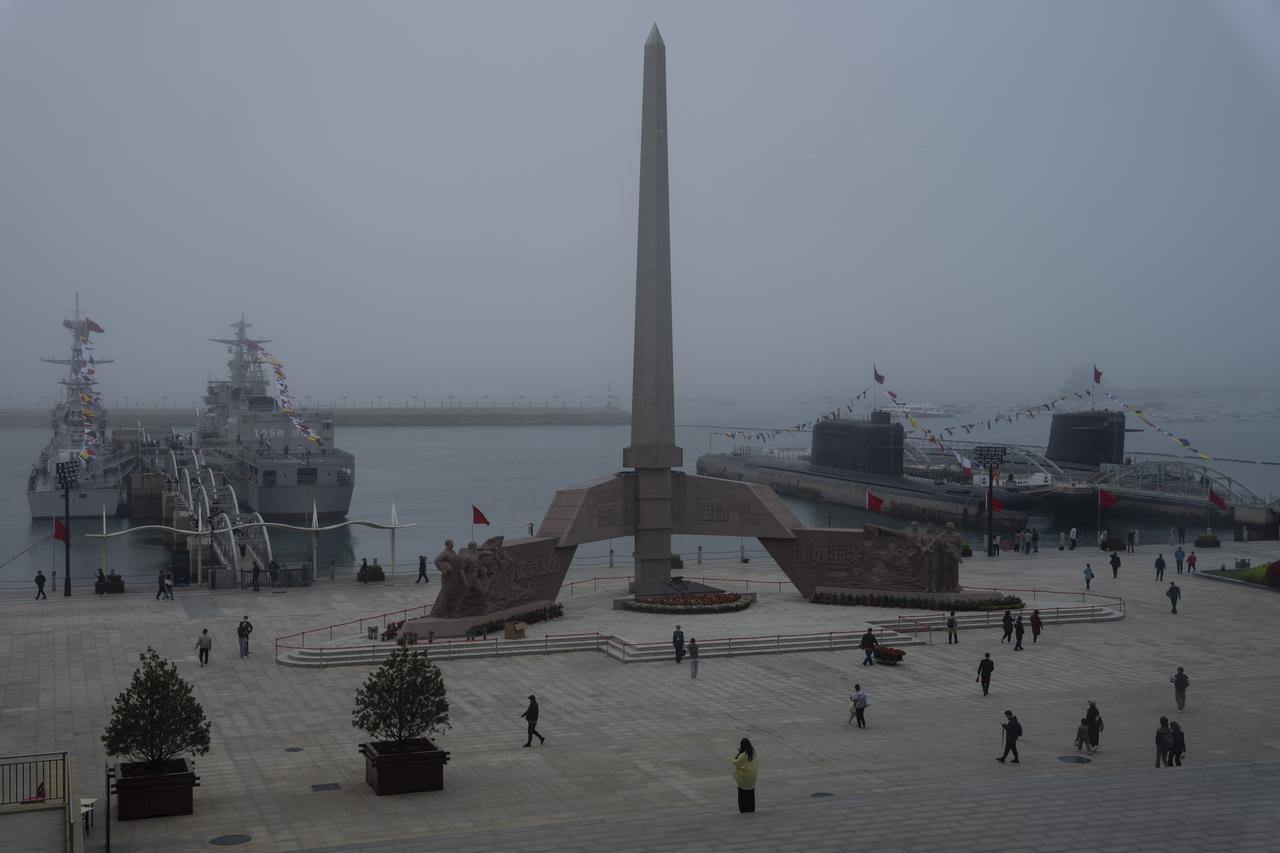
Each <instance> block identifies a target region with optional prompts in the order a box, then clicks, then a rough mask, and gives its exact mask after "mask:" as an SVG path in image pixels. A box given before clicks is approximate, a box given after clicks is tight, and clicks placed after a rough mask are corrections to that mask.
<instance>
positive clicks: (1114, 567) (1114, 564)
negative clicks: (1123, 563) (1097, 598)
mask: <svg viewBox="0 0 1280 853" xmlns="http://www.w3.org/2000/svg"><path fill="white" fill-rule="evenodd" d="M1118 577H1120V555H1119V554H1117V553H1116V552H1115V551H1112V552H1111V579H1112V580H1115V579H1116V578H1118Z"/></svg>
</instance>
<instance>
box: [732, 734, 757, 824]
mask: <svg viewBox="0 0 1280 853" xmlns="http://www.w3.org/2000/svg"><path fill="white" fill-rule="evenodd" d="M758 769H759V762H758V761H757V760H756V751H755V748H754V747H752V746H751V741H749V740H747V739H746V738H743V739H742V743H740V744H738V754H737V755H735V756H734V757H733V781H734V782H736V783H737V784H738V811H740V812H753V811H755V810H756V771H757V770H758Z"/></svg>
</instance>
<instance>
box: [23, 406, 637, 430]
mask: <svg viewBox="0 0 1280 853" xmlns="http://www.w3.org/2000/svg"><path fill="white" fill-rule="evenodd" d="M322 411H323V413H325V414H328V413H330V412H331V413H332V414H333V423H334V426H335V427H339V428H341V427H347V426H397V427H398V426H601V425H605V426H612V425H619V424H621V425H625V424H629V423H631V414H630V413H629V412H627V411H624V410H622V409H618V408H614V407H594V408H593V407H587V406H528V407H525V406H516V407H512V406H496V407H486V406H481V407H466V406H456V407H444V408H440V407H430V406H425V407H408V408H391V407H386V408H381V407H373V408H337V409H332V410H329V409H325V410H314V411H313V410H310V409H300V410H299V411H298V414H300V415H301V416H302V417H303V418H304V419H307V418H313V417H316V416H317V415H319V414H321V413H322ZM107 417H108V422H109V423H110V425H111V427H112V428H117V427H131V426H137V425H139V424H140V425H141V426H143V427H145V428H146V429H167V428H169V427H176V428H178V429H191V428H192V427H194V426H195V423H196V412H195V410H194V409H191V408H186V407H184V408H180V409H179V408H169V409H158V408H146V409H142V408H138V409H134V408H128V409H125V408H119V409H114V408H111V407H108V408H107ZM44 426H49V412H48V410H43V409H0V428H3V427H44Z"/></svg>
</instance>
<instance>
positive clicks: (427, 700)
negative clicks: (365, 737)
mask: <svg viewBox="0 0 1280 853" xmlns="http://www.w3.org/2000/svg"><path fill="white" fill-rule="evenodd" d="M351 725H352V726H354V727H355V728H357V729H360V730H361V731H364V732H368V734H369V737H371V738H373V739H374V740H375V741H382V742H385V743H390V744H393V745H394V746H393V747H392V748H393V749H394V750H395V751H398V752H402V751H405V750H406V749H407V748H408V747H409V746H410V745H411V744H412V742H413V741H416V740H418V739H420V738H424V737H429V736H430V735H432V734H435V733H436V732H439V731H443V730H444V729H447V728H449V701H448V699H446V698H445V689H444V676H443V675H441V674H440V669H439V667H437V666H436V665H435V664H433V663H431V662H430V661H428V660H427V659H426V657H424V656H422V655H420V654H418V653H417V652H415V651H410V650H409V649H407V648H404V647H403V646H402V647H400V648H398V649H396V650H395V651H393V652H392V653H391V654H390V655H388V656H387V658H386V660H384V661H383V662H382V665H381V666H379V667H378V668H377V669H375V670H374V671H373V672H371V673H369V677H368V678H366V679H365V682H364V685H363V686H361V687H360V689H359V690H357V691H356V707H355V710H353V711H352V712H351Z"/></svg>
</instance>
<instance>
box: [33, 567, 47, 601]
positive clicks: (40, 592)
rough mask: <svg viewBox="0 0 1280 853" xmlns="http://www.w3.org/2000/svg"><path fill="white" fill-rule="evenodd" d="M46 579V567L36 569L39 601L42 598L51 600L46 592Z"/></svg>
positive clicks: (37, 598)
mask: <svg viewBox="0 0 1280 853" xmlns="http://www.w3.org/2000/svg"><path fill="white" fill-rule="evenodd" d="M44 580H45V578H44V569H36V577H35V581H36V598H35V600H36V601H39V600H40V599H42V598H43V599H44V600H46V601H48V600H49V596H47V595H45V594H44Z"/></svg>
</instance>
